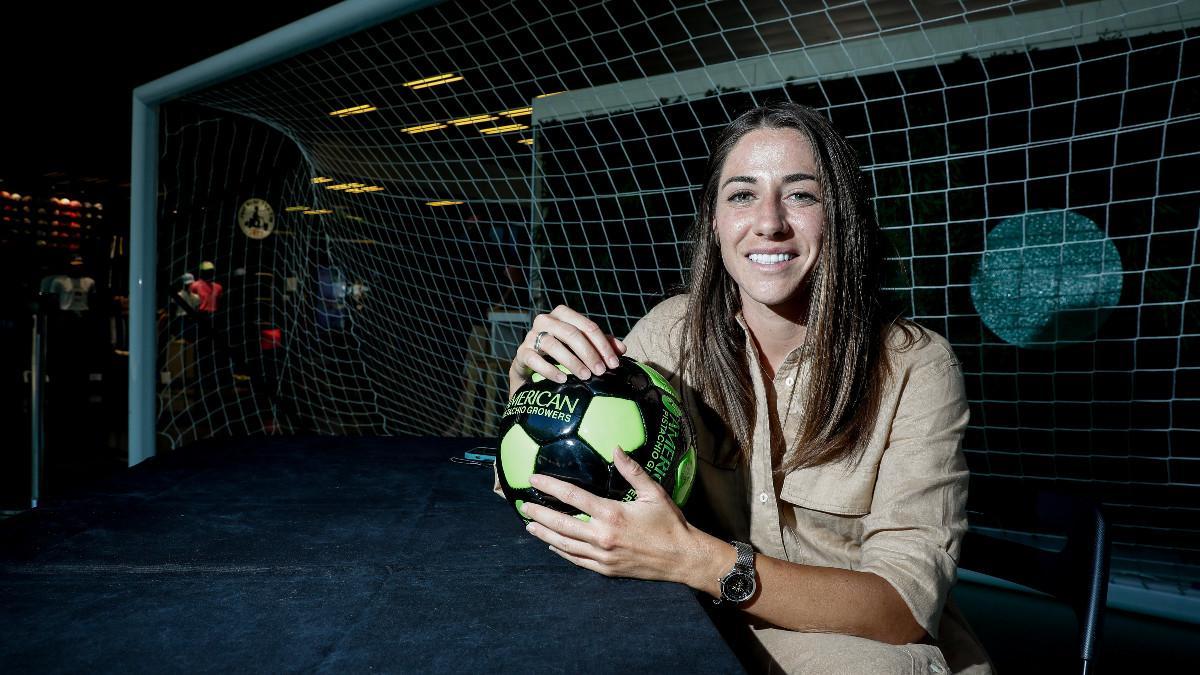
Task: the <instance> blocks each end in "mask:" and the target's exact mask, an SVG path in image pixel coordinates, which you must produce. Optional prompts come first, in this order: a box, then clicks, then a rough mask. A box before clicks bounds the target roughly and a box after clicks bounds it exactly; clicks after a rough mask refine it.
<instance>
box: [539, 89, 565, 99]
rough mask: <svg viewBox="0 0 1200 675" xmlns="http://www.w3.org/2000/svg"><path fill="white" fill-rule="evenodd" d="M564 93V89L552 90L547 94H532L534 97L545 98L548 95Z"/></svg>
mask: <svg viewBox="0 0 1200 675" xmlns="http://www.w3.org/2000/svg"><path fill="white" fill-rule="evenodd" d="M565 93H567V92H566V90H563V91H552V92H550V93H549V94H538V95H537V96H534V98H547V97H549V96H558V95H559V94H565Z"/></svg>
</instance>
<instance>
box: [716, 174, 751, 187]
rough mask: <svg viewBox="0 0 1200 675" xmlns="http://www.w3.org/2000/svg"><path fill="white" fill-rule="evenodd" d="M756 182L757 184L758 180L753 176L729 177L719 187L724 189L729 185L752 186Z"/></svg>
mask: <svg viewBox="0 0 1200 675" xmlns="http://www.w3.org/2000/svg"><path fill="white" fill-rule="evenodd" d="M757 182H758V179H756V178H755V177H754V176H730V177H729V178H728V179H726V180H725V182H724V183H721V187H725V186H726V185H729V184H730V183H750V184H754V183H757Z"/></svg>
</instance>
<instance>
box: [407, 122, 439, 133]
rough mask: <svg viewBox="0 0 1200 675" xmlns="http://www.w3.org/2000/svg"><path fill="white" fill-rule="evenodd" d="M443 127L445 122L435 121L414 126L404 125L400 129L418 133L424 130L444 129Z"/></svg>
mask: <svg viewBox="0 0 1200 675" xmlns="http://www.w3.org/2000/svg"><path fill="white" fill-rule="evenodd" d="M445 128H446V125H445V124H438V123H436V122H435V123H433V124H422V125H420V126H416V127H406V128H404V129H401V130H400V131H403V132H404V133H406V134H420V133H424V132H426V131H436V130H438V129H445Z"/></svg>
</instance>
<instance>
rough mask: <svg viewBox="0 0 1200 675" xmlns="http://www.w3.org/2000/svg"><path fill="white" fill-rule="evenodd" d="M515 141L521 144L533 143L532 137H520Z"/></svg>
mask: <svg viewBox="0 0 1200 675" xmlns="http://www.w3.org/2000/svg"><path fill="white" fill-rule="evenodd" d="M517 142H518V143H520V144H521V145H533V139H532V138H522V139H521V140H519V141H517Z"/></svg>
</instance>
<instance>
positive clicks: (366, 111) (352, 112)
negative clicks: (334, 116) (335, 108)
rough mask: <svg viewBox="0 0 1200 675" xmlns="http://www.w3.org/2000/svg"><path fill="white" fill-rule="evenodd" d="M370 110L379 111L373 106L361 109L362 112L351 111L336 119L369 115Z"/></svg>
mask: <svg viewBox="0 0 1200 675" xmlns="http://www.w3.org/2000/svg"><path fill="white" fill-rule="evenodd" d="M372 110H379V108H376V107H375V106H370V107H368V108H363V109H362V110H352V111H350V112H348V113H342V114H341V115H338V117H349V116H351V115H361V114H363V113H369V112H371V111H372Z"/></svg>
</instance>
